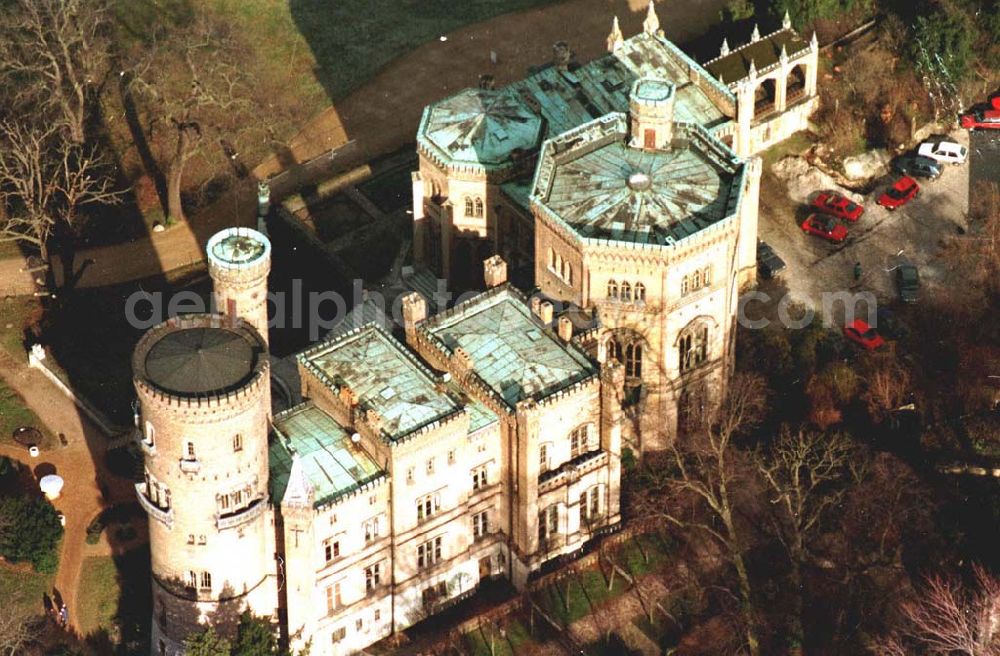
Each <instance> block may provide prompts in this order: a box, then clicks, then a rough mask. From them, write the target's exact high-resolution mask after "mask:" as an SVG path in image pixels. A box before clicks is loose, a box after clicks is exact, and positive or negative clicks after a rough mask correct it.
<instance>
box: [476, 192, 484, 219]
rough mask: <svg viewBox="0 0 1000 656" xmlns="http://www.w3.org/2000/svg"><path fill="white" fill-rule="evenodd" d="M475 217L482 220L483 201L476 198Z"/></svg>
mask: <svg viewBox="0 0 1000 656" xmlns="http://www.w3.org/2000/svg"><path fill="white" fill-rule="evenodd" d="M476 216H477V217H480V218H482V216H483V199H482V198H480V197H478V196H476Z"/></svg>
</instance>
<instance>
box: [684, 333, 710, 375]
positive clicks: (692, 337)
mask: <svg viewBox="0 0 1000 656" xmlns="http://www.w3.org/2000/svg"><path fill="white" fill-rule="evenodd" d="M677 351H678V357H679V362H680V370H681V373H684V372H686V371H690V370H691V369H694V368H695V367H697V366H699V365H700V364H702V363H703V362H705V360H707V359H708V326H706V325H704V324H698V325H695V326H693V327H691V328H689V329H687V330H685V331H684V333H682V334H681V337H680V340H679V341H678V343H677Z"/></svg>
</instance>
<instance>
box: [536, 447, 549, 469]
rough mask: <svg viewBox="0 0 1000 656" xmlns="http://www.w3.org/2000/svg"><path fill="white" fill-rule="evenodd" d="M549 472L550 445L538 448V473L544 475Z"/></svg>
mask: <svg viewBox="0 0 1000 656" xmlns="http://www.w3.org/2000/svg"><path fill="white" fill-rule="evenodd" d="M548 470H549V444H548V442H546V443H545V444H540V445H539V446H538V472H539V473H544V472H547V471H548Z"/></svg>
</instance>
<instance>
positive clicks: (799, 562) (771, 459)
mask: <svg viewBox="0 0 1000 656" xmlns="http://www.w3.org/2000/svg"><path fill="white" fill-rule="evenodd" d="M852 452H853V449H852V448H851V445H850V443H849V442H848V441H847V439H846V438H845V437H844V436H843V435H838V434H833V435H826V434H822V433H815V432H808V431H804V430H802V429H799V430H797V431H791V430H789V429H788V427H787V426H783V427H782V428H781V432H780V434H779V436H778V439H777V441H776V443H775V444H774V446H773V447H772V449H771V450H770V452H768V453H764V452H758V453H756V454H755V456H754V460H755V462H756V465H757V469H758V471H759V472H760V474H761V476H762V478H763V479H764V481H765V482H766V483H767V485H768V487H769V488H770V492H771V504H772V505H773V506H774V508H775V509H776V511H777V521H776V524H777V531H776V533H777V535H778V539H779V540H780V541H781V543H782V545H784V547H785V549H786V551H787V552H788V557H789V561H790V570H789V583H790V586H789V587H790V588H791V589H792V591H793V599H794V604H795V607H794V609H793V612H792V613H791V617H790V621H791V636H790V638H791V641H792V642H793V643H795V644H799V645H801V644H802V642H803V638H804V629H803V622H802V608H803V581H802V567H803V566H804V565H805V564H806V563H807V562H809V561H810V560H811V559H812V556H811V554H810V552H809V542H810V538H811V537H813V536H814V535H815V534H817V533H818V532H819V531H820V529H821V526H822V522H823V519H824V518H825V517H826V515H827V511H828V510H829V509H830V508H832V507H835V506H837V505H838V504H839V503H840V502H841V500H842V499H843V496H844V492H845V489H844V487H843V486H841V485H840V482H841V481H842V480H843V479H845V477H846V474H847V473H848V470H849V468H848V463H849V461H850V457H851V454H852Z"/></svg>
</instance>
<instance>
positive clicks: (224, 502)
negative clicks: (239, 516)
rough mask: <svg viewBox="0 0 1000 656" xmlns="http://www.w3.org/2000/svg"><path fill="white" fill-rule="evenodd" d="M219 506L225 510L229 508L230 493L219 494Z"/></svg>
mask: <svg viewBox="0 0 1000 656" xmlns="http://www.w3.org/2000/svg"><path fill="white" fill-rule="evenodd" d="M218 502H219V508H220V509H221V510H223V511H225V510H229V495H228V494H220V495H219V496H218Z"/></svg>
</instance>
